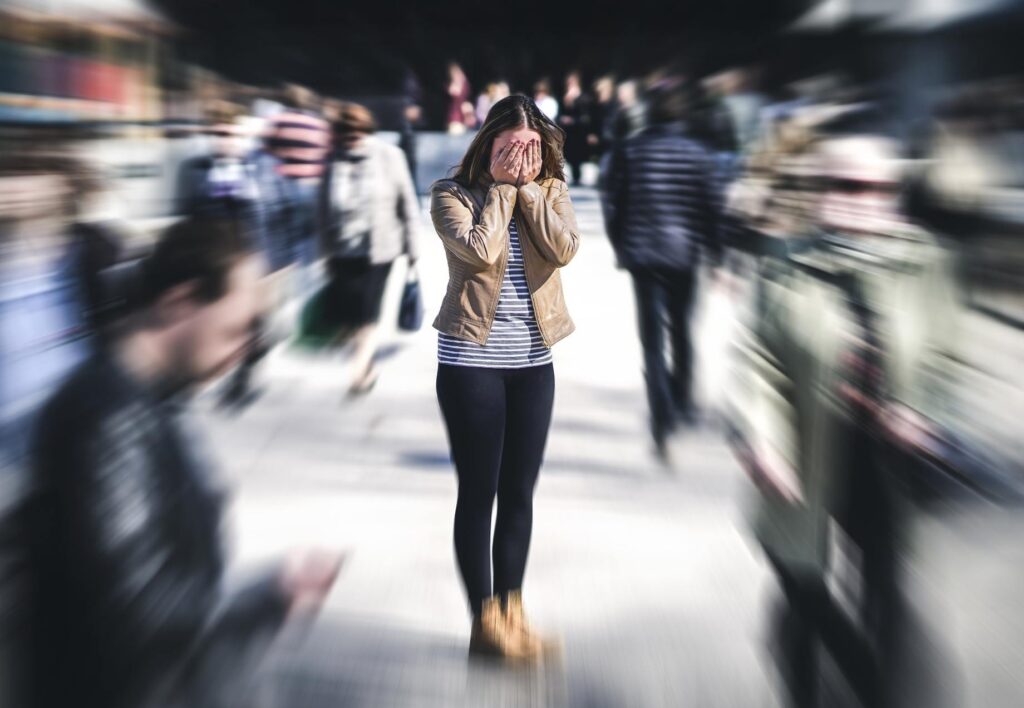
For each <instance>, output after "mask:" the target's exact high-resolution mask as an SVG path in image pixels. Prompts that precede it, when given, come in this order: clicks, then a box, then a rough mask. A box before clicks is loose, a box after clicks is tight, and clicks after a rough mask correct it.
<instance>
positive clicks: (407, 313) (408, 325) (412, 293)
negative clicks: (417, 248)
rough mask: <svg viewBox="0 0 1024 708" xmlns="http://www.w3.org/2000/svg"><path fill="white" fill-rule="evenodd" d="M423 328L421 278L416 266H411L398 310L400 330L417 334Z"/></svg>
mask: <svg viewBox="0 0 1024 708" xmlns="http://www.w3.org/2000/svg"><path fill="white" fill-rule="evenodd" d="M422 326H423V298H422V297H421V295H420V276H419V273H418V272H417V271H416V266H409V275H408V277H407V278H406V281H405V289H404V290H403V291H402V303H401V305H400V306H399V308H398V328H399V329H400V330H402V331H403V332H416V331H417V330H419V328H420V327H422Z"/></svg>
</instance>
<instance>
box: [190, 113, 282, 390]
mask: <svg viewBox="0 0 1024 708" xmlns="http://www.w3.org/2000/svg"><path fill="white" fill-rule="evenodd" d="M242 115H243V111H242V110H241V108H240V107H238V106H232V105H228V106H219V107H218V108H217V109H216V110H214V111H211V116H210V118H209V119H208V120H209V126H208V128H207V130H206V132H207V136H208V138H209V144H210V149H209V152H208V153H207V154H205V155H198V156H196V157H194V158H192V159H190V160H187V161H186V162H184V163H183V164H182V165H181V167H180V168H179V173H178V195H177V211H178V213H180V214H182V215H185V216H201V217H205V218H221V219H238V220H240V221H242V222H243V223H244V228H245V233H246V235H247V236H248V237H250V238H252V239H253V245H254V247H256V248H259V249H260V250H262V251H263V253H264V256H265V257H266V261H267V264H268V266H269V271H270V275H271V276H272V277H273V280H274V283H273V286H272V289H273V290H274V291H275V300H276V299H278V298H277V297H276V291H277V290H279V289H281V288H282V287H284V284H283V283H282V282H280V281H281V280H282V278H283V277H285V276H284V275H283V274H282V273H281V271H283V270H284V269H286V268H288V267H289V266H290V265H291V264H292V263H293V262H294V260H295V250H294V249H295V246H296V241H297V240H298V239H299V238H300V236H299V234H298V233H297V231H298V227H297V225H296V219H297V218H298V217H297V214H296V210H295V202H294V197H295V194H294V193H293V192H292V183H291V182H290V180H289V178H287V177H285V176H284V175H283V174H281V170H282V169H283V168H284V166H285V164H286V163H285V162H284V161H283V160H282V159H280V158H279V157H278V156H277V155H276V154H275V153H273V152H271V150H272V149H274V148H273V147H271V145H267V148H266V149H264V150H257V151H252V150H251V149H250V142H249V139H250V137H251V136H250V135H249V134H248V131H247V129H246V126H245V123H244V122H243V121H242V120H241V119H242ZM268 142H269V143H271V144H272V141H268ZM271 343H272V342H271V337H270V332H269V331H268V323H267V322H266V321H265V320H263V319H260V320H259V321H258V322H257V329H256V330H254V331H253V342H252V347H251V348H250V349H249V350H248V351H247V353H246V358H245V360H244V361H243V362H242V365H241V366H239V367H238V368H237V369H236V370H235V372H234V373H233V375H232V376H231V378H230V379H229V380H228V381H227V382H226V384H225V386H224V389H223V391H222V394H221V404H222V405H224V406H228V407H236V406H243V405H246V404H248V403H249V402H251V401H252V400H254V398H255V397H256V391H255V390H254V387H253V376H254V372H255V369H256V367H257V365H258V364H259V362H260V361H261V360H262V358H263V357H264V356H265V355H266V353H267V352H268V351H269V350H270V348H271Z"/></svg>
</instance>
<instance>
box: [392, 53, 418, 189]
mask: <svg viewBox="0 0 1024 708" xmlns="http://www.w3.org/2000/svg"><path fill="white" fill-rule="evenodd" d="M404 93H405V105H404V106H403V107H402V123H401V137H400V138H399V141H398V146H399V147H400V148H402V152H403V153H405V162H406V164H407V165H409V174H410V175H412V184H413V188H414V189H415V190H416V194H417V195H418V194H419V193H420V185H419V178H418V177H417V176H416V172H417V169H418V166H419V161H418V160H417V158H416V131H417V130H419V129H421V127H422V126H421V124H422V122H423V107H422V104H423V89H422V88H421V87H420V82H419V79H417V78H416V74H415V73H414V72H413V71H412V70H411V69H409V70H408V71H407V72H406V75H405V81H404Z"/></svg>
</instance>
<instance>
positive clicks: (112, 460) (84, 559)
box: [65, 419, 287, 675]
mask: <svg viewBox="0 0 1024 708" xmlns="http://www.w3.org/2000/svg"><path fill="white" fill-rule="evenodd" d="M140 427H142V426H138V425H135V424H133V423H131V422H130V421H128V420H127V419H125V420H123V421H121V422H120V424H119V423H118V422H117V420H116V419H108V420H104V421H102V422H101V423H100V424H99V428H98V430H97V431H95V434H92V435H89V436H87V437H86V436H81V437H80V439H79V440H77V441H75V442H73V443H72V445H74V447H75V448H76V449H77V452H75V453H74V454H73V456H72V457H69V458H65V459H69V460H70V459H77V460H78V462H77V464H76V469H74V470H70V472H73V474H69V475H67V476H66V477H65V479H67V480H69V481H68V482H66V483H65V485H66V486H65V490H66V492H65V493H67V494H68V495H69V498H70V502H69V503H68V504H67V505H66V508H67V509H68V510H69V518H68V523H69V527H68V532H69V536H68V537H69V538H71V539H75V541H74V544H75V546H74V548H73V549H72V552H73V554H74V558H75V563H76V565H77V566H78V568H79V569H80V570H79V573H88V574H89V576H91V577H92V578H93V581H92V582H93V583H94V584H95V585H96V586H97V588H99V592H100V594H101V596H102V598H103V600H104V602H105V604H106V608H105V610H104V615H105V616H107V617H110V618H117V621H116V626H111V627H108V628H107V631H108V633H109V638H110V641H112V642H114V643H116V644H119V645H120V647H121V650H122V651H124V652H126V653H127V652H136V653H138V654H139V655H140V656H141V657H145V658H144V660H143V661H142V662H141V663H140V671H141V672H143V673H145V672H152V673H153V674H154V675H160V674H162V673H163V671H165V670H166V668H167V667H166V665H165V664H164V662H165V661H166V658H167V657H176V658H178V659H182V660H184V659H186V657H189V656H190V655H191V654H193V653H194V652H195V651H196V650H197V648H198V647H200V646H202V645H204V644H205V643H206V639H205V638H206V637H207V636H209V634H210V633H211V630H213V629H214V627H216V626H217V625H219V624H220V623H221V622H222V621H223V620H221V622H218V618H223V617H226V616H227V617H234V618H238V617H240V616H243V615H244V616H247V617H248V618H249V620H250V621H251V622H252V623H253V626H256V625H259V626H262V627H264V628H268V627H276V626H277V625H279V624H280V623H281V622H282V621H283V619H284V615H285V612H286V609H287V600H286V598H285V596H284V594H283V592H279V593H276V594H275V593H273V592H271V591H266V590H265V591H263V592H261V593H259V594H258V595H248V596H246V598H245V599H244V601H241V600H240V601H238V602H236V601H233V600H225V598H224V596H223V594H222V591H221V580H222V578H221V572H220V571H221V567H222V560H221V558H220V555H219V549H218V548H217V546H218V545H219V538H217V537H212V538H210V539H208V540H209V544H208V545H210V546H213V547H214V548H212V549H211V550H210V551H209V553H210V555H211V557H210V558H208V559H203V558H194V557H192V556H191V555H189V548H188V543H187V541H186V542H185V543H184V545H183V539H181V538H178V537H177V536H176V534H175V532H174V531H173V527H169V526H168V525H167V523H166V520H165V519H164V518H163V517H164V515H165V514H166V503H167V500H166V498H165V496H166V491H164V490H163V489H162V488H161V484H160V481H159V479H158V474H157V470H156V468H155V465H156V464H158V463H157V461H156V460H155V459H154V453H153V452H152V451H151V450H149V449H147V448H148V446H149V445H150V442H149V441H148V439H147V437H146V435H145V434H144V433H142V432H140V430H139V428H140ZM201 511H202V510H199V509H197V510H195V512H194V513H197V514H198V513H200V512H201ZM205 511H206V513H209V514H213V513H216V512H214V511H213V510H209V509H207V510H205ZM218 520H219V519H216V518H209V519H203V520H202V523H201V524H200V526H206V525H207V524H208V523H209V527H210V528H212V529H216V527H217V522H218ZM197 521H199V520H198V519H197ZM214 533H215V532H214Z"/></svg>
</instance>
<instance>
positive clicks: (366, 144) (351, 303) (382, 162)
mask: <svg viewBox="0 0 1024 708" xmlns="http://www.w3.org/2000/svg"><path fill="white" fill-rule="evenodd" d="M376 130H377V122H376V120H375V119H374V117H373V114H372V113H371V112H370V111H369V110H368V109H367V108H366V107H364V106H361V105H359V104H355V103H346V104H342V106H341V107H340V110H339V112H338V115H337V118H336V122H335V124H334V135H335V149H334V152H333V154H332V156H331V164H330V168H329V169H328V171H327V175H326V177H325V179H324V182H323V187H322V190H321V201H320V208H321V219H320V223H321V224H322V225H323V232H322V233H321V244H322V248H323V251H324V253H325V254H326V256H327V270H328V273H329V277H330V282H329V283H328V285H327V288H326V290H325V293H326V303H325V304H326V308H327V318H328V319H329V320H330V321H331V322H332V323H334V324H337V325H339V326H343V327H345V328H351V329H353V330H354V334H353V335H352V336H353V341H354V345H355V349H354V351H353V354H352V375H351V385H350V389H349V391H350V393H352V394H362V393H367V392H368V391H369V390H370V389H371V388H373V386H374V384H375V383H376V382H377V378H378V376H379V371H378V368H377V364H376V362H375V355H376V351H377V322H378V320H379V319H380V310H381V303H382V300H383V298H384V288H385V286H386V285H387V279H388V274H389V273H390V272H391V266H392V263H394V261H395V259H396V258H398V257H399V256H401V255H405V256H408V258H409V267H410V268H413V267H415V264H416V259H417V256H418V244H417V234H416V229H417V224H418V220H419V201H418V199H417V197H416V192H415V189H414V187H413V183H412V176H411V175H410V174H409V168H408V165H407V163H406V162H405V158H404V157H403V155H402V152H401V150H399V149H398V148H396V147H394V146H393V145H391V144H389V143H386V142H384V141H382V140H379V139H378V138H377V137H375V136H374V133H375V132H376Z"/></svg>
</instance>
